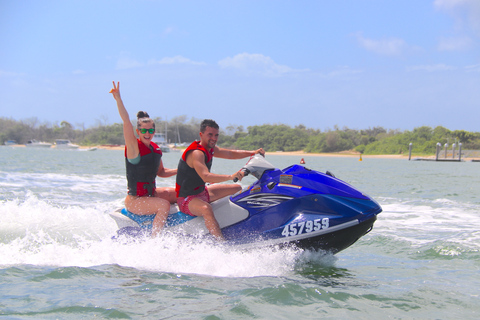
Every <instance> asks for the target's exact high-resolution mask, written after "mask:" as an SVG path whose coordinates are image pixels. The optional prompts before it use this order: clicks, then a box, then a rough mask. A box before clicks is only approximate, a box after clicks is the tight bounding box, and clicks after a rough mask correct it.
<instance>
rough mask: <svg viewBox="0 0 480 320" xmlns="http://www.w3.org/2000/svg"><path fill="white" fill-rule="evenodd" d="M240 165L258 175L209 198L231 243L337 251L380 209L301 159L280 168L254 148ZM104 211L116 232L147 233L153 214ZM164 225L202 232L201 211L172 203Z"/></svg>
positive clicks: (367, 225) (364, 228) (366, 229)
mask: <svg viewBox="0 0 480 320" xmlns="http://www.w3.org/2000/svg"><path fill="white" fill-rule="evenodd" d="M242 170H244V172H245V175H247V174H252V175H253V176H255V178H257V179H258V180H257V181H256V182H254V183H252V184H251V185H250V186H249V187H247V188H245V189H243V190H242V191H240V192H239V193H237V194H235V195H233V196H230V197H225V198H222V199H219V200H217V201H215V202H212V203H211V205H212V208H213V209H214V213H215V218H216V219H217V221H218V223H219V225H220V228H221V230H222V233H223V235H224V237H225V239H226V240H227V241H228V243H231V244H232V245H238V246H241V247H258V246H269V245H281V246H282V245H295V246H297V247H299V248H305V249H315V250H325V251H329V252H331V253H337V252H339V251H341V250H343V249H345V248H348V247H349V246H351V245H352V244H353V243H355V242H356V241H357V240H358V239H359V238H360V237H362V236H363V235H365V234H366V233H368V232H369V231H370V230H371V229H372V227H373V224H374V222H375V220H376V219H377V215H378V214H379V213H380V212H382V208H381V207H380V205H379V204H378V203H377V202H376V201H375V200H373V199H372V198H370V197H368V196H367V195H365V194H363V193H362V192H360V191H358V190H357V189H355V188H354V187H352V186H350V185H349V184H347V183H346V182H343V181H342V180H340V179H337V178H336V177H335V176H334V175H333V174H331V173H330V172H328V171H327V173H321V172H318V171H315V170H311V169H308V168H305V167H304V166H301V165H292V166H290V167H287V168H285V169H283V170H280V169H277V168H275V167H274V166H272V165H271V164H270V163H269V162H268V161H266V160H265V159H264V158H263V157H262V156H261V155H258V154H257V155H254V156H252V157H251V158H250V160H249V161H248V162H247V164H246V165H245V166H244V167H243V168H242ZM110 215H111V216H112V218H114V219H115V221H116V222H117V224H118V226H119V228H120V230H119V231H118V235H119V236H120V235H133V236H137V235H144V234H146V233H147V234H148V230H149V228H151V221H152V220H153V218H154V216H137V215H134V214H132V213H130V212H128V211H126V210H125V209H122V210H117V211H115V212H113V213H111V214H110ZM165 231H168V232H173V233H178V234H183V235H193V236H198V237H205V236H207V235H208V230H207V229H206V227H205V224H204V222H203V218H202V217H192V216H189V215H186V214H184V213H182V212H179V211H178V207H177V206H176V205H172V208H171V210H170V215H169V217H168V219H167V223H166V228H165Z"/></svg>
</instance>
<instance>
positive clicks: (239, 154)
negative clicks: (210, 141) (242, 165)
mask: <svg viewBox="0 0 480 320" xmlns="http://www.w3.org/2000/svg"><path fill="white" fill-rule="evenodd" d="M257 153H258V154H261V155H262V156H265V150H263V148H260V149H257V150H252V151H249V150H230V149H225V148H220V147H217V146H215V153H214V156H215V157H218V158H223V159H232V160H233V159H243V158H246V157H250V156H253V155H254V154H257Z"/></svg>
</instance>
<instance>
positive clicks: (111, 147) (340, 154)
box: [11, 144, 480, 161]
mask: <svg viewBox="0 0 480 320" xmlns="http://www.w3.org/2000/svg"><path fill="white" fill-rule="evenodd" d="M11 147H25V145H23V144H16V145H11ZM94 148H96V149H103V150H125V146H124V145H97V146H80V148H79V149H94ZM173 149H174V150H175V151H183V150H185V149H180V148H173ZM266 154H267V155H277V156H298V157H299V158H304V157H337V158H358V159H360V157H361V158H362V159H369V158H370V159H371V158H381V159H408V155H405V154H367V155H365V154H360V153H358V152H354V151H342V152H330V153H307V152H304V151H276V152H271V151H269V152H266ZM416 158H422V159H435V156H434V155H425V156H418V155H412V159H416ZM469 160H475V161H478V160H480V159H477V158H468V160H467V161H469Z"/></svg>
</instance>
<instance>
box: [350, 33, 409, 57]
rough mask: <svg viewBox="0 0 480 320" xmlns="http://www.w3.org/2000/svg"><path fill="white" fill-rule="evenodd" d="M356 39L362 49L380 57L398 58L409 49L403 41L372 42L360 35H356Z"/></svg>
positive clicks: (391, 39) (392, 39)
mask: <svg viewBox="0 0 480 320" xmlns="http://www.w3.org/2000/svg"><path fill="white" fill-rule="evenodd" d="M356 38H357V41H358V43H359V44H360V45H361V46H362V47H363V48H365V49H366V50H368V51H371V52H374V53H377V54H380V55H387V56H399V55H401V54H403V53H404V52H405V51H406V50H407V49H408V48H409V46H408V45H407V43H406V42H405V41H404V40H403V39H398V38H390V39H383V40H374V39H368V38H365V37H364V36H363V35H362V34H361V33H357V34H356Z"/></svg>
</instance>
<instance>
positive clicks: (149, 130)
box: [138, 128, 155, 134]
mask: <svg viewBox="0 0 480 320" xmlns="http://www.w3.org/2000/svg"><path fill="white" fill-rule="evenodd" d="M138 130H139V131H140V133H141V134H145V133H147V132H148V133H150V134H152V133H155V128H151V129H145V128H140V129H138Z"/></svg>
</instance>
